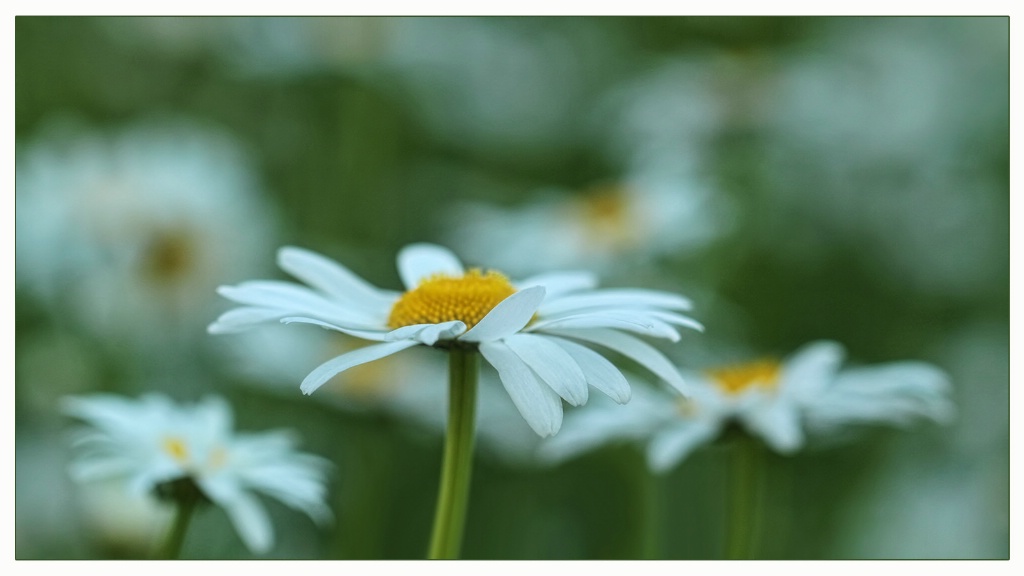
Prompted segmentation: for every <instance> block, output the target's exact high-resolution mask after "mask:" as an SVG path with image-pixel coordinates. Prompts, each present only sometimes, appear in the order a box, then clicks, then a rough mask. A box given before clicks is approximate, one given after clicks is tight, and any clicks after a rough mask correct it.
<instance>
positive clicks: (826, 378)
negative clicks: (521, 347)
mask: <svg viewBox="0 0 1024 576" xmlns="http://www.w3.org/2000/svg"><path fill="white" fill-rule="evenodd" d="M842 359H843V349H842V347H841V346H840V345H839V344H837V343H835V342H827V341H819V342H813V343H811V344H808V345H806V346H805V347H803V348H802V349H800V350H798V351H797V352H796V353H794V354H793V355H792V356H790V357H789V358H788V359H786V360H784V361H777V360H772V359H764V360H757V361H754V362H750V363H746V364H740V365H735V366H728V367H724V368H719V369H713V370H708V371H706V372H704V373H693V374H687V373H685V372H684V375H685V376H686V378H687V383H688V384H690V388H689V391H690V395H689V397H688V398H683V397H682V396H681V395H680V394H678V393H676V392H675V391H666V390H664V389H660V388H659V389H651V388H642V387H640V386H634V387H633V390H634V397H633V400H632V401H631V402H630V403H629V405H628V406H624V407H620V406H609V405H606V404H600V405H598V404H595V405H594V406H591V407H588V408H587V409H586V410H580V411H578V412H576V413H574V414H572V415H570V416H569V421H568V422H567V423H566V426H565V429H564V430H563V431H562V433H561V434H559V436H558V437H557V438H553V439H551V440H549V441H546V442H545V443H544V444H543V445H542V446H541V448H540V449H539V455H540V457H541V458H542V459H544V460H547V461H551V462H557V461H561V460H564V459H567V458H570V457H573V456H576V455H578V454H580V453H582V452H585V451H587V450H590V449H592V448H595V447H597V446H600V445H602V444H605V443H608V442H612V441H616V440H625V441H639V442H645V443H646V444H647V446H646V451H647V462H648V465H649V467H650V468H651V469H652V470H653V471H655V472H666V471H668V470H670V469H671V468H673V467H674V466H675V465H677V464H678V463H679V462H681V461H682V460H683V459H685V458H686V457H687V456H688V455H689V454H690V453H691V452H692V451H693V450H695V449H696V448H698V447H700V446H701V445H704V444H707V443H710V442H712V441H714V440H715V439H716V438H718V436H719V435H720V434H721V433H722V432H723V430H724V429H725V428H726V426H727V425H728V424H730V423H733V422H735V423H736V424H738V425H740V426H741V427H742V428H743V429H744V430H746V431H747V432H748V433H750V434H752V435H754V436H757V437H759V438H761V439H762V440H763V441H764V442H765V443H766V444H767V445H768V446H769V447H770V448H772V449H773V450H775V451H776V452H779V453H782V454H791V453H793V452H795V451H797V450H799V449H800V448H802V447H803V446H804V444H805V442H806V439H807V435H808V434H819V435H822V436H825V435H829V434H837V433H838V432H840V431H843V430H844V429H846V428H847V427H849V426H852V425H856V424H889V425H897V426H900V425H905V424H908V423H910V422H913V421H915V420H919V419H931V420H935V421H937V422H945V421H946V420H947V419H948V418H949V417H950V416H951V414H952V404H951V402H950V400H949V398H948V394H949V391H950V390H949V388H950V385H949V382H948V380H947V378H946V376H945V374H944V373H943V372H942V371H941V370H939V369H937V368H936V367H934V366H932V365H930V364H926V363H923V362H896V363H891V364H883V365H880V366H874V367H866V368H855V369H848V370H844V371H840V370H839V365H840V362H841V361H842Z"/></svg>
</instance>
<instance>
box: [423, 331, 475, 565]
mask: <svg viewBox="0 0 1024 576" xmlns="http://www.w3.org/2000/svg"><path fill="white" fill-rule="evenodd" d="M479 367H480V357H479V355H478V354H477V352H476V350H466V349H460V348H452V349H451V350H449V352H448V384H449V386H448V434H447V437H446V438H445V443H444V462H443V463H442V465H441V466H442V467H441V486H440V488H439V490H438V495H437V511H436V513H435V515H434V532H433V535H432V536H431V538H430V551H429V553H428V556H427V558H429V559H431V560H437V559H449V560H450V559H455V558H458V557H459V550H460V549H461V547H462V531H463V528H464V526H465V524H466V505H467V502H468V501H469V477H470V471H471V470H472V464H473V426H474V425H475V421H476V418H475V412H476V385H477V376H478V373H479Z"/></svg>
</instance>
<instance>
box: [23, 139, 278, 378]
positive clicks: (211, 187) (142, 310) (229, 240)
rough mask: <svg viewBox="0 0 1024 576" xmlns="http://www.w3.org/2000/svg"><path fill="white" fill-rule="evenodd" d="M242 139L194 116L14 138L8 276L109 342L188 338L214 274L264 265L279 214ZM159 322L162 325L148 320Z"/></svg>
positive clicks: (159, 344)
mask: <svg viewBox="0 0 1024 576" xmlns="http://www.w3.org/2000/svg"><path fill="white" fill-rule="evenodd" d="M260 188H261V187H260V185H259V181H258V177H257V175H256V173H255V172H254V170H253V165H252V163H251V161H250V159H249V158H248V157H247V156H246V154H245V152H244V150H243V148H242V147H241V145H240V143H239V142H238V141H236V140H234V139H233V138H232V137H231V136H229V135H228V134H225V133H223V132H220V131H217V130H215V129H211V128H210V127H207V126H203V125H198V124H196V123H192V122H189V121H183V120H180V119H178V120H175V121H150V122H144V123H140V124H136V125H132V126H129V127H127V128H124V129H122V130H118V131H114V132H109V133H107V132H92V131H85V130H77V129H72V128H71V127H70V126H60V127H53V128H52V129H50V130H48V131H47V132H46V133H45V134H43V135H42V136H40V137H39V138H37V139H35V140H33V141H31V142H28V143H26V144H25V145H24V146H22V145H21V143H19V148H18V158H17V192H16V199H17V202H16V222H15V224H16V235H17V239H18V243H17V254H16V259H17V268H18V273H17V277H16V280H17V287H18V289H19V291H24V293H26V294H28V295H31V296H32V297H34V298H36V299H38V300H39V301H40V302H41V303H43V304H44V305H45V306H46V307H47V308H48V309H49V310H52V311H54V316H55V317H56V318H59V319H61V320H70V321H71V322H72V324H73V325H75V327H76V328H77V329H81V330H83V331H84V332H86V333H88V334H90V335H93V336H97V337H99V339H100V341H102V342H104V343H110V344H111V345H112V346H115V347H126V348H128V349H131V350H135V351H144V352H149V353H151V357H155V358H163V357H166V356H167V353H168V348H169V347H172V346H181V345H183V344H186V343H191V342H195V341H196V335H199V334H202V328H203V326H204V325H205V324H206V323H207V322H208V321H209V318H210V315H211V314H215V313H216V305H217V299H216V298H215V297H211V292H212V291H213V290H214V289H215V288H216V287H217V286H218V285H220V284H223V283H225V282H232V281H235V280H236V279H239V278H245V277H249V276H250V275H252V274H254V273H259V272H260V270H263V264H262V263H261V262H260V254H264V253H268V252H270V251H272V250H273V244H270V242H272V240H273V231H274V228H275V225H274V218H273V217H274V214H273V211H272V208H271V206H269V205H268V203H267V199H266V198H264V197H263V196H262V195H261V194H260ZM155 326H159V327H160V328H159V329H154V327H155Z"/></svg>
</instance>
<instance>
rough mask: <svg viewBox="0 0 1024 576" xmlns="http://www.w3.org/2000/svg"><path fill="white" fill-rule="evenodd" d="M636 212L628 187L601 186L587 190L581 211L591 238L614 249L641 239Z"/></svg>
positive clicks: (627, 245) (588, 235)
mask: <svg viewBox="0 0 1024 576" xmlns="http://www.w3.org/2000/svg"><path fill="white" fill-rule="evenodd" d="M632 212H633V208H632V206H631V205H630V198H629V192H628V190H626V189H625V188H624V187H622V186H616V185H599V186H595V187H593V188H591V189H589V190H587V192H586V194H585V195H584V196H583V198H582V201H581V205H580V212H579V213H580V215H581V216H582V218H583V224H584V227H585V230H586V232H587V237H588V238H589V239H590V241H591V242H593V243H596V244H600V245H602V246H605V247H606V248H608V249H614V248H623V247H629V246H631V245H633V244H635V243H636V242H637V241H638V240H639V238H638V237H637V230H636V229H635V227H634V226H633V225H632V223H633V213H632Z"/></svg>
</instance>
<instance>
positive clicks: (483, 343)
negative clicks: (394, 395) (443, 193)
mask: <svg viewBox="0 0 1024 576" xmlns="http://www.w3.org/2000/svg"><path fill="white" fill-rule="evenodd" d="M278 264H279V265H280V266H281V268H282V269H284V270H285V271H287V272H289V273H291V274H292V275H294V276H295V277H296V278H299V279H300V280H302V281H304V282H305V283H306V284H308V287H307V286H303V285H301V284H297V283H293V282H283V281H272V280H254V281H248V282H243V283H242V284H239V285H237V286H222V287H221V288H220V289H219V292H220V294H221V295H223V296H224V297H226V298H228V299H230V300H232V301H234V302H236V303H238V304H241V305H242V306H241V307H239V308H235V309H232V310H229V311H227V312H225V313H224V314H223V315H221V317H220V318H218V319H217V321H216V322H214V323H213V324H211V325H210V328H209V330H210V332H211V333H215V334H218V333H230V332H237V331H241V330H245V329H249V328H252V327H254V326H257V325H259V324H262V323H266V322H277V321H282V322H285V323H293V322H301V323H307V324H314V325H318V326H321V327H324V328H327V329H331V330H336V331H338V332H343V333H345V334H349V335H352V336H356V337H359V338H363V339H365V340H370V341H375V342H378V343H377V344H372V345H370V346H366V347H363V348H359V349H357V350H353V351H351V352H347V353H345V354H342V355H340V356H338V357H336V358H334V359H332V360H329V361H327V362H325V363H324V364H322V365H321V366H319V367H318V368H316V369H314V370H313V371H312V372H311V373H310V374H309V375H308V376H307V377H306V378H305V380H303V382H302V384H301V385H300V388H301V390H302V391H303V392H304V393H306V394H310V393H312V392H313V391H315V390H316V389H317V388H319V387H320V386H321V385H323V384H324V383H325V382H326V381H327V380H329V379H330V378H331V377H333V376H334V375H335V374H337V373H339V372H342V371H344V370H347V369H349V368H351V367H353V366H357V365H360V364H364V363H366V362H371V361H374V360H377V359H380V358H383V357H385V356H389V355H391V354H394V353H396V352H399V351H401V350H404V349H406V348H410V347H412V346H417V345H426V346H436V347H441V348H453V349H465V350H479V352H480V353H481V354H482V355H483V357H484V359H485V360H487V362H488V363H490V364H491V365H492V366H493V367H494V368H495V369H496V370H497V371H498V375H499V376H500V378H501V382H502V384H503V385H504V386H505V389H506V390H507V391H508V393H509V395H510V396H511V397H512V400H513V401H514V402H515V404H516V406H517V407H518V408H519V410H520V412H521V413H522V415H523V417H524V418H525V419H526V421H527V423H528V424H530V426H531V427H532V428H533V429H534V431H536V432H537V433H538V434H539V435H541V436H551V435H553V434H555V433H556V432H558V429H559V428H560V427H561V423H562V401H563V400H564V401H566V402H568V403H569V404H571V405H573V406H578V405H581V404H584V403H586V401H587V399H588V396H589V395H588V386H593V387H594V388H597V389H598V390H600V391H601V392H603V393H605V394H607V395H609V396H611V397H612V398H613V399H614V400H615V401H616V402H619V403H625V402H627V401H628V400H629V395H630V391H629V384H628V383H627V382H626V379H625V378H624V377H623V376H622V374H621V373H620V372H619V371H618V370H617V369H616V368H615V367H614V366H613V365H612V364H611V363H610V362H609V361H608V360H606V359H605V358H604V357H603V356H601V355H600V354H598V353H597V352H595V351H593V350H591V349H590V348H588V347H586V346H584V345H582V343H586V344H596V345H598V346H603V347H605V348H608V349H611V350H612V351H615V352H618V353H620V354H622V355H624V356H626V357H628V358H631V359H633V360H635V361H636V362H638V363H639V364H640V365H641V366H644V367H646V368H647V369H649V370H650V371H651V372H653V373H654V374H656V375H657V376H659V377H661V378H662V379H664V380H666V381H668V382H669V383H671V384H674V385H676V386H679V387H682V386H684V385H683V381H682V378H681V377H680V376H679V373H678V371H677V370H676V369H675V368H674V367H673V366H672V364H671V363H670V362H669V361H668V360H667V359H666V358H665V357H664V356H663V355H661V354H660V353H659V352H658V351H656V350H655V349H654V348H653V347H651V346H650V345H649V344H647V343H645V342H644V341H643V340H641V339H640V338H637V335H640V336H649V337H654V338H664V339H667V340H671V341H677V340H678V339H679V337H680V336H679V332H678V328H679V327H684V328H692V329H698V330H700V329H701V326H700V324H699V323H697V322H696V321H694V320H693V319H691V318H689V317H687V316H684V315H682V314H680V313H679V311H685V310H688V309H689V308H690V302H689V300H687V299H686V298H684V297H682V296H679V295H676V294H672V293H668V292H661V291H655V290H643V289H596V285H597V280H596V278H595V277H594V276H593V275H592V274H589V273H586V272H556V273H549V274H543V275H539V276H534V277H532V278H528V279H526V280H522V281H518V282H516V281H512V280H510V279H508V278H507V277H505V276H504V275H503V274H501V273H500V272H498V271H495V270H482V269H476V268H473V269H469V270H466V269H464V268H463V266H462V263H461V262H460V261H459V259H458V258H457V257H456V256H455V255H454V254H452V253H451V252H450V251H448V250H447V249H445V248H442V247H440V246H435V245H431V244H413V245H410V246H407V247H405V248H404V249H403V250H401V251H400V252H399V255H398V271H399V275H400V276H401V279H402V282H403V283H404V284H405V288H406V290H405V291H404V292H394V291H389V290H382V289H379V288H376V287H374V286H371V285H370V284H368V283H366V282H365V281H363V280H362V279H360V278H359V277H357V276H356V275H355V274H353V273H352V272H350V271H349V270H348V269H346V268H344V267H343V266H341V265H340V264H338V263H336V262H334V261H331V260H329V259H327V258H325V257H323V256H321V255H319V254H316V253H314V252H310V251H308V250H304V249H301V248H294V247H286V248H282V249H281V250H280V251H279V253H278Z"/></svg>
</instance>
